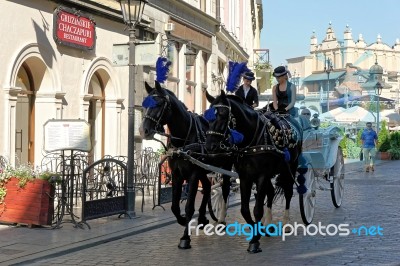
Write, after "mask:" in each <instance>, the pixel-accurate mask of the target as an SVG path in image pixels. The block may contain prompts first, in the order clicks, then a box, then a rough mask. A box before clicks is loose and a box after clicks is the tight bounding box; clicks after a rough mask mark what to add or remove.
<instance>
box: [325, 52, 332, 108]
mask: <svg viewBox="0 0 400 266" xmlns="http://www.w3.org/2000/svg"><path fill="white" fill-rule="evenodd" d="M332 70H333V66H332V62H331V59H330V58H328V59H325V66H324V71H325V72H326V74H328V87H327V88H328V98H327V101H326V107H327V109H328V110H327V112H329V92H330V91H329V74H330V73H331V72H332Z"/></svg>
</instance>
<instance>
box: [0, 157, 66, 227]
mask: <svg viewBox="0 0 400 266" xmlns="http://www.w3.org/2000/svg"><path fill="white" fill-rule="evenodd" d="M59 180H60V176H59V175H57V174H55V173H51V172H49V171H45V172H38V171H36V172H35V171H34V170H33V167H32V166H31V165H29V164H28V165H21V166H18V167H16V168H14V167H12V166H10V165H7V166H5V167H4V168H3V169H0V222H6V223H21V224H28V225H29V226H32V225H51V223H52V217H53V213H54V201H53V198H54V194H55V187H54V183H55V182H58V181H59Z"/></svg>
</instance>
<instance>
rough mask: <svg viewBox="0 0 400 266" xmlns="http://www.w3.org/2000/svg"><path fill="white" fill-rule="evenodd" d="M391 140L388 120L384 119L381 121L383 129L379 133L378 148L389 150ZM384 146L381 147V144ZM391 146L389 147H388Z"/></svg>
mask: <svg viewBox="0 0 400 266" xmlns="http://www.w3.org/2000/svg"><path fill="white" fill-rule="evenodd" d="M388 141H389V130H388V129H387V124H386V121H385V120H383V121H382V123H381V130H380V131H379V134H378V149H379V151H387V150H388V149H389V148H390V143H388ZM382 145H383V147H382V148H381V146H382ZM388 146H389V147H388Z"/></svg>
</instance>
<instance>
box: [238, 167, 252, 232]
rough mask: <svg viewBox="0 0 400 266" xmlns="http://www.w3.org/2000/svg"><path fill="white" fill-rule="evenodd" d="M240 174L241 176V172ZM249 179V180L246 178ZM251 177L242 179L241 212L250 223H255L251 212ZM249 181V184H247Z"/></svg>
mask: <svg viewBox="0 0 400 266" xmlns="http://www.w3.org/2000/svg"><path fill="white" fill-rule="evenodd" d="M239 176H241V175H240V174H239ZM246 179H247V180H246ZM248 179H249V177H244V178H243V179H240V202H241V203H240V213H241V214H242V216H243V218H244V220H245V221H246V223H248V224H254V221H253V218H252V217H251V213H250V206H249V205H250V196H251V186H252V182H251V181H248ZM246 183H248V184H246Z"/></svg>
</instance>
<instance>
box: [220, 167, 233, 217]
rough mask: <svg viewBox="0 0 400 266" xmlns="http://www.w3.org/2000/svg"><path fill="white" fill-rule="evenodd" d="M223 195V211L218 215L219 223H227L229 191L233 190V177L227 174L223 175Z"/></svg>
mask: <svg viewBox="0 0 400 266" xmlns="http://www.w3.org/2000/svg"><path fill="white" fill-rule="evenodd" d="M221 189H222V197H223V199H224V201H223V202H222V204H221V211H220V215H219V217H218V223H219V224H226V222H225V218H226V210H227V208H228V197H229V192H230V190H231V177H230V176H227V175H223V176H222V187H221Z"/></svg>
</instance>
